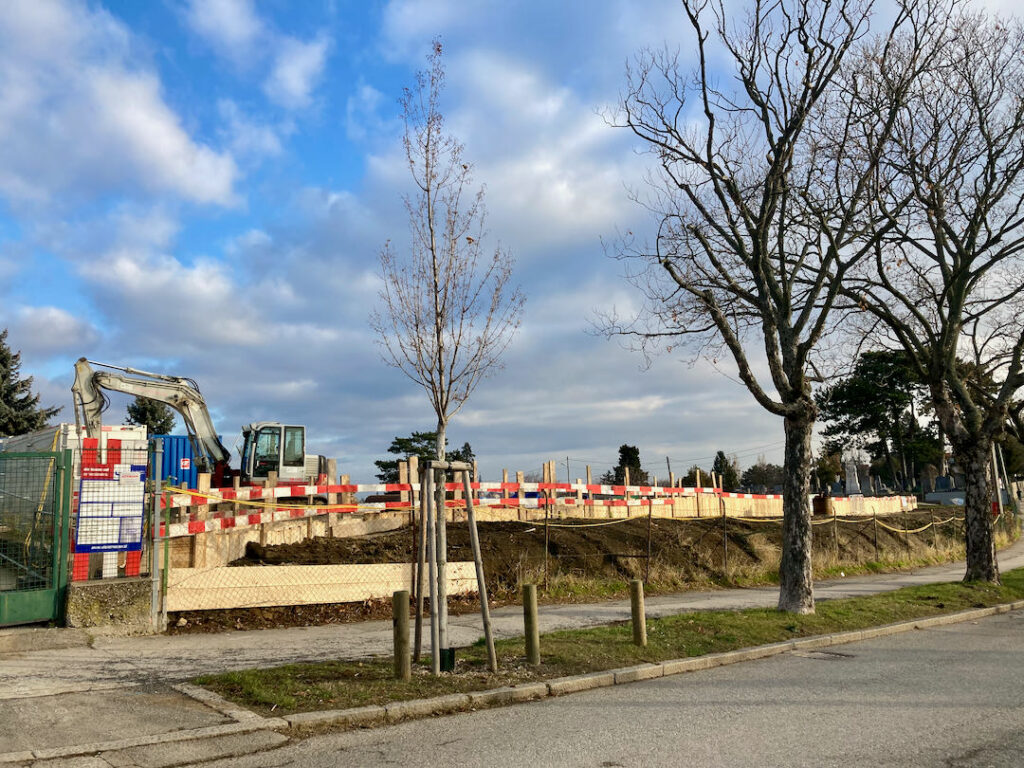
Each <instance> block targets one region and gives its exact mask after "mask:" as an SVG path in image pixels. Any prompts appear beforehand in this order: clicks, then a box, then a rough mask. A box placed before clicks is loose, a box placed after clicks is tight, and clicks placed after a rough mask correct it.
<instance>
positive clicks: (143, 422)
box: [124, 395, 174, 436]
mask: <svg viewBox="0 0 1024 768" xmlns="http://www.w3.org/2000/svg"><path fill="white" fill-rule="evenodd" d="M124 423H125V424H136V425H138V426H140V427H145V428H146V429H147V430H148V433H149V435H150V436H152V435H169V434H170V433H171V430H172V429H174V411H172V410H171V408H170V406H168V405H167V404H166V403H161V402H160V401H159V400H151V399H150V398H148V397H143V396H142V395H137V396H136V397H135V401H134V402H132V403H129V404H128V418H127V419H125V422H124Z"/></svg>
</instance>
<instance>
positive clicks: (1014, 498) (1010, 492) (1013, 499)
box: [996, 445, 1020, 515]
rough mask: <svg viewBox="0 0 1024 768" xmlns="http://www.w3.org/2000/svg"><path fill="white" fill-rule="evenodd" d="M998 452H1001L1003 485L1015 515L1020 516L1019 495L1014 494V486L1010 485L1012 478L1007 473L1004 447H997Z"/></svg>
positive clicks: (1000, 461)
mask: <svg viewBox="0 0 1024 768" xmlns="http://www.w3.org/2000/svg"><path fill="white" fill-rule="evenodd" d="M996 450H998V451H999V463H1000V464H1001V465H1002V467H1003V483H1004V484H1005V486H1006V496H1007V498H1009V499H1010V505H1011V506H1012V507H1013V513H1014V514H1015V515H1019V514H1020V504H1018V503H1017V494H1015V493H1014V492H1013V486H1012V485H1010V476H1009V475H1008V474H1007V473H1006V457H1005V456H1004V455H1003V446H1001V445H996Z"/></svg>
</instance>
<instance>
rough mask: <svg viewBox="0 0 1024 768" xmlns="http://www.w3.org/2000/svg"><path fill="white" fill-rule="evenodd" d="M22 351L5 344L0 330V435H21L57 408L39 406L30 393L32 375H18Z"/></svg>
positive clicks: (41, 424)
mask: <svg viewBox="0 0 1024 768" xmlns="http://www.w3.org/2000/svg"><path fill="white" fill-rule="evenodd" d="M20 371H21V352H12V351H11V348H10V347H9V346H8V344H7V329H6V328H4V330H3V331H0V437H10V436H12V435H24V434H25V433H27V432H34V431H35V430H37V429H42V428H43V427H45V426H46V422H47V421H49V420H50V419H51V418H52V417H54V416H56V415H57V414H58V413H59V412H60V408H40V407H39V395H34V394H32V377H31V376H29V377H28V378H24V379H23V378H21V377H20V376H19V373H20Z"/></svg>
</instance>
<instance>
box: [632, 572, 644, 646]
mask: <svg viewBox="0 0 1024 768" xmlns="http://www.w3.org/2000/svg"><path fill="white" fill-rule="evenodd" d="M629 602H630V607H631V608H632V611H633V645H640V646H644V645H647V612H646V611H645V610H644V583H643V582H642V581H640V579H633V580H632V581H631V582H629Z"/></svg>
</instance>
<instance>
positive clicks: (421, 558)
mask: <svg viewBox="0 0 1024 768" xmlns="http://www.w3.org/2000/svg"><path fill="white" fill-rule="evenodd" d="M426 494H427V480H426V477H423V478H421V479H420V494H419V502H420V509H419V511H420V525H419V528H420V530H419V537H418V539H417V541H418V546H417V549H416V579H415V585H416V630H415V632H416V637H415V640H414V646H413V656H414V657H415V659H416V661H419V660H420V655H421V654H422V652H423V593H424V589H423V580H424V578H425V576H426V570H427V567H426V566H427V528H428V525H427V499H428V498H429V496H427V495H426Z"/></svg>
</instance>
